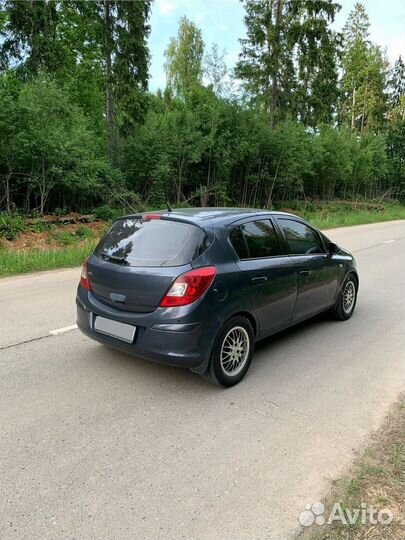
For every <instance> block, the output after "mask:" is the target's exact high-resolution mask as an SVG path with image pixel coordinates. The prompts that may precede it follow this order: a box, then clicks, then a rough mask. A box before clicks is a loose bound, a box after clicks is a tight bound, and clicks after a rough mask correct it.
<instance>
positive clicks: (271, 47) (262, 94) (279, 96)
mask: <svg viewBox="0 0 405 540" xmlns="http://www.w3.org/2000/svg"><path fill="white" fill-rule="evenodd" d="M244 5H245V10H246V15H245V24H246V27H247V38H246V39H241V40H240V42H241V44H242V52H241V53H240V55H239V62H238V64H237V66H236V69H235V73H236V76H237V77H239V78H240V79H241V80H242V81H243V82H244V86H245V90H246V92H247V93H248V95H249V96H251V98H252V99H253V100H254V101H255V102H256V103H257V104H258V105H259V106H260V107H262V108H263V109H264V110H265V111H266V112H268V113H269V114H270V117H271V122H272V124H273V125H274V122H275V118H276V115H277V113H278V111H279V110H280V109H283V108H285V107H286V101H287V99H288V97H287V96H288V94H289V90H290V84H291V78H292V73H293V62H292V57H291V54H290V50H289V48H288V43H287V41H288V40H287V32H288V30H287V27H288V22H289V7H288V5H287V3H286V2H284V1H283V0H274V1H273V0H272V1H270V2H267V1H265V0H259V1H257V0H244Z"/></svg>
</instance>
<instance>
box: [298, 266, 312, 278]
mask: <svg viewBox="0 0 405 540" xmlns="http://www.w3.org/2000/svg"><path fill="white" fill-rule="evenodd" d="M299 274H300V276H304V277H305V276H310V275H311V270H308V269H307V268H306V269H305V270H300V272H299Z"/></svg>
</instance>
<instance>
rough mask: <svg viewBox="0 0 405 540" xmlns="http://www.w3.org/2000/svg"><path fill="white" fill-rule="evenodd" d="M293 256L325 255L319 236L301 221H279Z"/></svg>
mask: <svg viewBox="0 0 405 540" xmlns="http://www.w3.org/2000/svg"><path fill="white" fill-rule="evenodd" d="M278 222H279V224H280V226H281V228H282V229H283V233H284V236H285V239H286V240H287V244H288V247H289V250H290V253H291V254H292V255H311V254H312V253H324V252H325V250H324V247H323V245H322V241H321V238H320V236H319V234H318V233H317V232H316V231H314V229H311V227H308V226H307V225H305V223H300V222H299V221H294V220H292V219H279V220H278Z"/></svg>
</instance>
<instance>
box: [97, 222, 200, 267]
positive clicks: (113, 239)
mask: <svg viewBox="0 0 405 540" xmlns="http://www.w3.org/2000/svg"><path fill="white" fill-rule="evenodd" d="M208 245H209V242H208V239H207V236H206V234H205V233H204V231H203V230H201V229H200V228H199V227H196V226H195V225H192V224H189V223H180V222H178V221H170V220H163V219H162V220H151V221H143V220H142V219H139V218H127V219H120V220H118V221H116V222H115V223H114V224H113V226H112V227H111V229H110V230H109V231H108V233H107V234H106V235H105V236H104V238H103V239H102V240H101V242H100V243H99V244H98V246H97V248H96V251H95V254H96V255H97V256H99V257H101V258H105V259H106V260H109V261H111V262H116V263H118V264H126V265H128V266H180V265H183V264H187V263H190V262H191V261H193V260H194V259H196V258H197V257H198V256H199V255H201V253H202V252H203V251H204V250H205V249H206V248H207V247H208Z"/></svg>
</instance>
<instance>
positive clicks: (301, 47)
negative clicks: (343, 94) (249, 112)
mask: <svg viewBox="0 0 405 540" xmlns="http://www.w3.org/2000/svg"><path fill="white" fill-rule="evenodd" d="M244 4H245V9H246V15H245V24H246V26H247V38H246V39H242V40H240V41H241V44H242V52H241V54H240V55H239V62H238V64H237V66H236V75H237V77H239V78H240V79H242V81H243V82H244V86H245V89H246V91H247V93H248V95H249V96H251V97H252V98H253V101H255V102H256V103H257V104H258V105H259V106H260V107H261V108H263V109H264V110H265V111H267V112H268V113H269V115H270V119H271V124H272V125H273V126H274V125H275V123H276V121H277V119H282V118H285V117H286V116H295V117H296V118H298V119H300V120H302V121H303V122H305V123H306V124H308V125H310V126H315V125H316V124H317V123H318V122H319V121H330V120H331V116H332V110H333V105H334V102H335V101H336V96H337V67H336V49H337V43H338V37H337V35H336V33H334V32H332V31H331V30H330V29H329V27H328V24H329V23H330V22H331V21H333V19H334V16H335V13H336V11H337V9H338V4H336V3H334V2H333V1H332V0H316V1H315V0H301V1H300V2H290V1H286V0H244Z"/></svg>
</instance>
